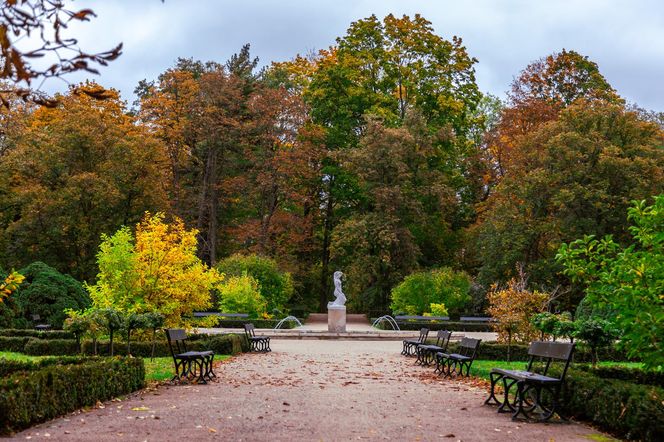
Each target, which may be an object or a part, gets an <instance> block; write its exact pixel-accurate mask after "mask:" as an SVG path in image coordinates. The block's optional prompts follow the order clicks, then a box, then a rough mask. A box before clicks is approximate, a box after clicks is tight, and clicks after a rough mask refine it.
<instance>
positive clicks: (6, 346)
mask: <svg viewBox="0 0 664 442" xmlns="http://www.w3.org/2000/svg"><path fill="white" fill-rule="evenodd" d="M28 339H30V338H28V337H26V336H0V351H14V352H19V353H20V352H22V351H23V348H24V347H25V343H26V342H28Z"/></svg>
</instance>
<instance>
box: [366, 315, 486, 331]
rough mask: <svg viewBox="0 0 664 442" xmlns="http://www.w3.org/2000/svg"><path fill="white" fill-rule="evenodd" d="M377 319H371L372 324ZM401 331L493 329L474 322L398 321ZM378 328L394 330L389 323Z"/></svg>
mask: <svg viewBox="0 0 664 442" xmlns="http://www.w3.org/2000/svg"><path fill="white" fill-rule="evenodd" d="M375 320H376V318H372V319H371V323H372V324H373V322H374V321H375ZM397 324H399V328H400V329H401V330H419V329H421V328H423V327H426V328H428V329H429V330H431V331H438V330H449V331H466V332H491V331H493V329H492V328H491V325H490V324H481V323H480V324H477V323H474V322H457V321H441V322H430V321H398V322H397ZM378 328H380V329H383V330H392V327H391V326H390V325H389V324H388V323H387V322H381V323H380V324H379V326H378Z"/></svg>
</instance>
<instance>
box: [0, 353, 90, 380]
mask: <svg viewBox="0 0 664 442" xmlns="http://www.w3.org/2000/svg"><path fill="white" fill-rule="evenodd" d="M89 360H90V358H88V357H83V356H59V357H53V358H41V359H38V360H34V361H18V360H14V359H4V358H0V378H4V377H7V376H9V375H11V374H13V373H15V372H17V371H33V370H38V369H40V368H42V367H48V366H51V365H64V364H80V363H83V362H86V361H89Z"/></svg>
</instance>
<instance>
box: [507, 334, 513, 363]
mask: <svg viewBox="0 0 664 442" xmlns="http://www.w3.org/2000/svg"><path fill="white" fill-rule="evenodd" d="M511 358H512V332H507V362H510V360H511Z"/></svg>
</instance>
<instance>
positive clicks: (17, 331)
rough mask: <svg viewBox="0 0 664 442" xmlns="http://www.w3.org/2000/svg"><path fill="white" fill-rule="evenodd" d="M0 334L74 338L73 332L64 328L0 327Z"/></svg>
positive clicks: (43, 337)
mask: <svg viewBox="0 0 664 442" xmlns="http://www.w3.org/2000/svg"><path fill="white" fill-rule="evenodd" d="M0 336H11V337H16V336H24V337H29V338H39V339H74V338H75V336H74V334H73V333H70V332H68V331H64V330H49V331H40V330H31V329H23V328H4V329H0Z"/></svg>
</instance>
